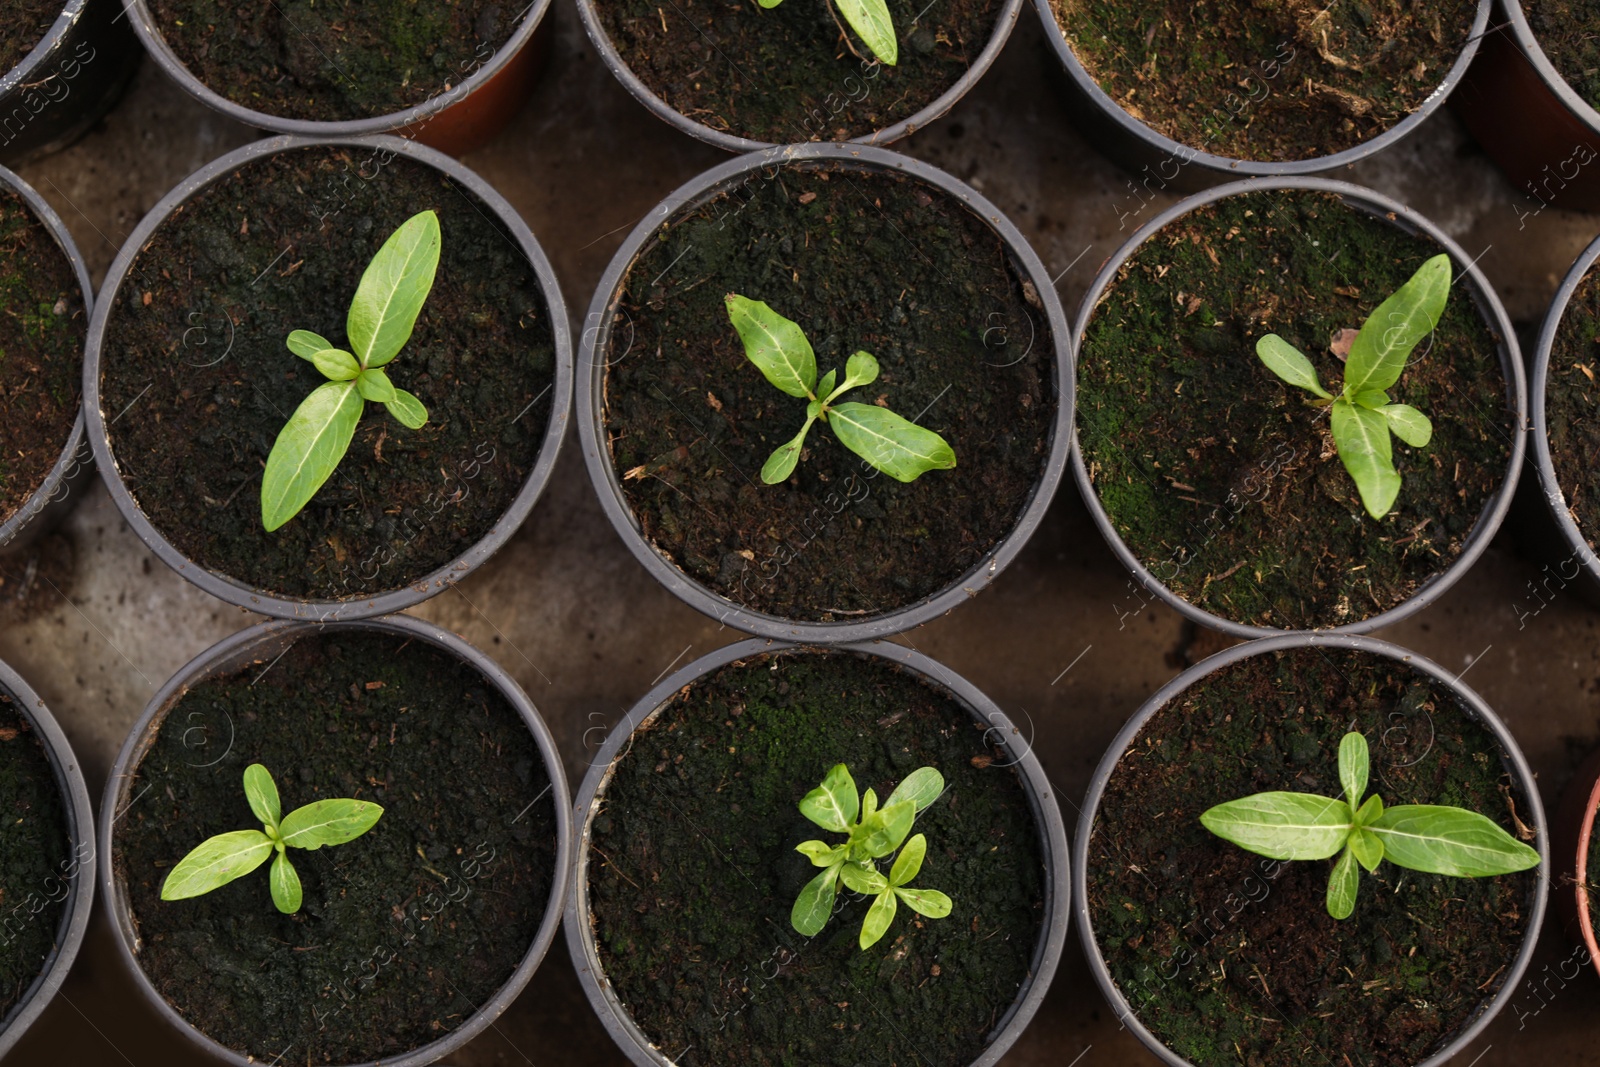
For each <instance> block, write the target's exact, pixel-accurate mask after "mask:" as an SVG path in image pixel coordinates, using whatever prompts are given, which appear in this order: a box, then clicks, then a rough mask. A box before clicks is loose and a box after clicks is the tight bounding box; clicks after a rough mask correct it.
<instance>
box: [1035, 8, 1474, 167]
mask: <svg viewBox="0 0 1600 1067" xmlns="http://www.w3.org/2000/svg"><path fill="white" fill-rule="evenodd" d="M1033 6H1034V10H1036V11H1037V12H1038V13H1039V19H1040V21H1041V22H1042V23H1043V24H1044V31H1045V37H1047V38H1048V39H1049V41H1050V47H1051V49H1052V51H1054V53H1055V55H1056V58H1057V59H1058V60H1060V62H1061V66H1062V67H1063V68H1064V69H1065V70H1066V73H1067V77H1068V78H1069V79H1070V80H1071V82H1072V85H1073V88H1074V89H1075V90H1076V91H1077V92H1078V93H1079V94H1081V95H1083V96H1085V97H1087V98H1089V99H1091V100H1093V101H1094V104H1095V107H1096V109H1097V110H1098V111H1099V112H1100V113H1101V114H1103V115H1104V116H1105V117H1106V118H1108V119H1110V120H1111V122H1112V123H1114V124H1115V125H1116V127H1117V128H1118V129H1119V130H1120V131H1121V132H1122V133H1124V134H1127V135H1131V136H1132V137H1134V138H1137V139H1138V141H1139V142H1141V143H1142V144H1143V145H1144V146H1145V147H1146V148H1148V149H1151V150H1153V151H1155V152H1157V153H1160V154H1161V155H1163V156H1165V157H1166V158H1168V159H1173V160H1176V161H1178V162H1179V163H1180V164H1181V165H1188V164H1191V163H1198V164H1199V165H1200V166H1201V167H1204V168H1205V169H1207V170H1210V171H1217V172H1220V173H1223V174H1230V175H1234V176H1237V177H1274V178H1275V177H1292V176H1302V175H1308V174H1317V173H1321V172H1323V171H1330V170H1335V169H1337V168H1340V167H1345V166H1349V165H1350V164H1353V163H1357V162H1359V161H1361V160H1363V159H1366V158H1367V157H1369V156H1372V155H1375V154H1377V153H1378V152H1381V151H1383V150H1384V149H1385V148H1388V147H1389V146H1391V145H1393V144H1395V143H1397V142H1398V141H1401V140H1403V139H1405V138H1406V137H1407V136H1409V135H1410V133H1411V132H1412V131H1413V130H1415V129H1416V128H1417V127H1418V126H1420V125H1421V124H1422V123H1423V122H1424V121H1426V120H1427V119H1428V117H1429V116H1430V115H1432V114H1433V113H1434V111H1435V110H1437V109H1438V108H1439V107H1440V106H1441V105H1442V104H1443V103H1444V102H1445V99H1446V98H1447V97H1449V95H1450V94H1451V93H1452V92H1454V91H1455V88H1456V86H1458V85H1460V84H1461V81H1462V79H1464V78H1465V77H1466V74H1467V68H1468V67H1469V66H1470V65H1471V64H1472V57H1473V56H1475V55H1476V54H1477V52H1478V44H1479V42H1480V41H1481V40H1482V38H1483V34H1484V32H1485V30H1486V29H1487V28H1488V25H1489V14H1490V11H1491V9H1492V8H1493V6H1494V4H1493V0H1478V11H1477V14H1476V15H1474V16H1473V20H1472V29H1471V31H1470V32H1469V33H1468V34H1467V40H1466V43H1465V44H1463V45H1462V47H1461V52H1460V53H1459V54H1458V55H1457V56H1456V59H1455V62H1454V63H1453V64H1452V65H1451V67H1450V70H1449V72H1448V73H1447V74H1446V75H1445V77H1444V80H1443V81H1441V82H1440V83H1439V85H1438V87H1437V88H1435V89H1434V91H1433V92H1432V93H1430V94H1429V95H1428V96H1427V98H1426V99H1424V100H1423V102H1422V103H1421V104H1420V105H1418V107H1417V109H1416V110H1415V111H1413V112H1412V113H1411V114H1409V115H1407V116H1406V117H1405V118H1403V119H1401V120H1400V121H1399V122H1397V123H1395V124H1394V125H1393V126H1391V127H1389V128H1388V129H1387V130H1384V131H1383V132H1382V133H1380V134H1378V135H1376V136H1375V137H1372V138H1370V139H1369V140H1366V141H1362V142H1361V143H1360V144H1357V145H1352V146H1351V147H1349V148H1346V149H1343V150H1341V151H1338V152H1334V153H1333V154H1331V155H1326V156H1313V157H1311V158H1309V159H1298V160H1289V161H1278V160H1249V159H1235V158H1233V157H1231V156H1219V155H1215V154H1214V153H1211V152H1206V151H1203V150H1201V149H1198V148H1192V147H1190V146H1188V145H1185V144H1181V143H1180V142H1178V141H1175V140H1173V139H1172V138H1171V137H1168V136H1167V135H1166V134H1163V133H1160V132H1158V131H1157V130H1156V129H1154V128H1153V127H1151V126H1147V125H1146V124H1145V123H1143V122H1141V121H1139V120H1138V119H1136V118H1134V117H1133V116H1132V115H1130V114H1128V113H1127V112H1126V111H1124V110H1123V108H1122V105H1120V104H1118V103H1117V102H1116V101H1115V100H1113V99H1111V96H1110V94H1108V93H1107V92H1106V91H1105V90H1104V89H1102V88H1100V83H1099V82H1097V81H1095V80H1094V79H1093V78H1092V77H1090V76H1089V72H1088V71H1087V70H1086V69H1084V66H1083V64H1082V63H1081V62H1080V61H1079V60H1078V57H1077V54H1076V53H1075V52H1074V51H1073V49H1072V45H1071V44H1070V43H1068V41H1067V38H1066V34H1065V32H1064V31H1063V30H1062V28H1061V24H1060V23H1059V22H1058V21H1057V20H1056V16H1055V11H1054V9H1053V8H1052V7H1051V0H1033Z"/></svg>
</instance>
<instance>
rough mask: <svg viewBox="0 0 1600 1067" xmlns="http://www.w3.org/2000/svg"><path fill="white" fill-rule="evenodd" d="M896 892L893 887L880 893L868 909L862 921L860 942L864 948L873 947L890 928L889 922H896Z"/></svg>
mask: <svg viewBox="0 0 1600 1067" xmlns="http://www.w3.org/2000/svg"><path fill="white" fill-rule="evenodd" d="M895 907H896V905H895V892H894V890H892V889H888V890H885V891H884V892H882V893H880V894H878V898H877V899H876V900H874V901H873V902H872V907H870V908H868V909H867V917H866V919H865V920H863V921H862V923H861V939H860V944H861V947H862V949H863V950H865V949H869V948H871V947H872V946H873V945H876V944H877V943H878V939H879V938H881V937H882V936H883V935H884V934H885V933H887V932H888V930H889V924H890V923H892V922H894V913H895Z"/></svg>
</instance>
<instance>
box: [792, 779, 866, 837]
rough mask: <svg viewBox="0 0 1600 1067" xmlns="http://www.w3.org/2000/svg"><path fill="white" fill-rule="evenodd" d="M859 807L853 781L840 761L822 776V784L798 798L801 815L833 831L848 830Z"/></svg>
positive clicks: (846, 831)
mask: <svg viewBox="0 0 1600 1067" xmlns="http://www.w3.org/2000/svg"><path fill="white" fill-rule="evenodd" d="M860 810H861V797H860V794H858V793H857V792H856V780H855V779H854V778H852V777H850V769H849V768H848V767H846V766H845V765H844V764H842V763H835V764H834V765H833V769H832V770H830V771H828V773H827V774H826V775H825V776H824V777H823V779H822V784H821V785H819V786H817V787H816V788H815V789H813V790H812V791H811V792H809V793H807V794H806V795H805V796H804V797H803V798H801V800H800V814H801V815H804V816H805V817H806V818H808V819H810V820H811V821H812V822H814V823H816V824H817V825H818V826H820V827H822V828H823V829H824V830H832V831H833V832H834V833H836V834H843V833H849V832H850V824H851V823H853V822H855V821H856V815H857V814H858V813H859V812H860Z"/></svg>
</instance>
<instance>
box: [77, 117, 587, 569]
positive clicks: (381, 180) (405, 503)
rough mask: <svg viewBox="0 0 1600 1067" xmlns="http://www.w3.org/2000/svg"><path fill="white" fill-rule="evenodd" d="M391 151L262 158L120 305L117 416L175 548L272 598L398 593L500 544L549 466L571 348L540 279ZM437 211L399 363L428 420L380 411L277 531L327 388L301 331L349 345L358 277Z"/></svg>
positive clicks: (109, 355)
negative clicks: (296, 346) (558, 345)
mask: <svg viewBox="0 0 1600 1067" xmlns="http://www.w3.org/2000/svg"><path fill="white" fill-rule="evenodd" d="M384 155H385V154H384V153H380V154H378V155H376V156H373V155H369V154H368V153H367V152H365V151H364V150H359V149H354V148H350V149H346V148H327V147H319V148H305V149H297V150H292V151H288V152H281V153H278V154H275V155H272V156H269V157H266V158H264V159H258V160H254V161H252V162H249V163H246V164H244V165H243V166H242V167H240V168H239V169H238V170H237V171H235V172H234V173H233V174H231V175H230V176H228V177H227V178H225V179H222V180H220V181H218V182H217V183H216V184H214V185H212V186H211V187H210V188H209V189H207V190H206V191H204V192H202V193H200V194H198V195H197V196H195V197H193V198H192V199H190V200H189V201H188V202H186V203H185V204H183V205H182V206H180V207H179V208H178V210H177V211H176V212H174V213H173V215H172V216H171V217H170V218H168V219H167V220H166V221H165V222H164V223H163V224H162V226H161V228H160V229H159V230H158V231H157V232H156V234H155V236H154V237H153V238H152V239H151V240H150V241H149V242H148V243H147V244H146V245H145V246H144V248H142V249H141V250H140V252H139V255H138V257H137V259H135V261H134V263H133V264H132V267H131V269H130V271H129V275H128V277H127V278H126V279H125V280H124V281H123V283H122V284H121V286H120V287H119V288H118V290H117V292H116V294H115V295H114V297H112V299H115V301H116V304H115V307H114V308H113V310H112V313H111V317H110V320H109V322H108V324H107V329H106V340H105V346H104V349H103V354H102V362H101V391H102V399H101V405H102V407H101V410H102V411H103V412H104V413H105V418H106V422H107V423H108V425H109V427H110V431H109V432H110V438H111V448H112V451H113V452H114V453H115V454H116V461H117V466H118V468H119V470H120V471H121V473H122V478H123V480H124V482H125V483H126V484H127V486H128V490H129V492H130V493H132V494H133V497H134V499H135V500H136V501H137V502H138V504H139V507H140V508H141V509H142V510H143V511H144V513H145V515H146V516H148V517H149V519H150V521H151V523H153V524H154V525H155V526H156V528H157V529H159V530H160V531H161V532H162V534H163V535H164V536H165V537H166V538H167V539H168V540H169V541H171V542H172V544H173V545H174V546H175V547H176V548H177V549H178V551H180V552H182V553H183V554H184V555H185V556H187V557H188V558H189V559H191V560H195V561H196V562H198V563H201V564H203V565H204V566H206V567H208V568H210V569H212V570H214V571H217V572H220V573H222V574H224V575H226V576H228V577H230V578H233V579H235V580H237V581H239V582H242V583H244V584H245V585H247V586H250V587H252V588H255V589H262V590H265V591H267V592H270V593H278V594H282V595H289V596H300V597H306V598H308V599H341V598H348V597H359V596H362V595H365V594H370V593H374V592H378V591H382V590H387V589H398V588H401V587H403V586H405V585H407V584H409V583H411V582H413V581H416V580H417V579H419V578H421V577H422V576H424V575H426V574H428V573H430V572H431V571H433V570H435V569H437V568H439V567H442V566H444V565H445V564H447V563H448V562H450V560H452V559H454V558H455V557H457V556H459V555H460V554H461V553H462V552H464V551H466V550H467V549H468V548H469V547H471V546H472V545H473V544H474V543H476V542H477V541H478V540H479V539H481V538H482V537H483V536H484V535H485V534H487V533H488V532H489V530H490V528H491V527H493V525H494V523H495V522H496V520H497V519H498V518H499V517H500V515H501V514H502V513H503V512H504V511H505V509H506V508H507V507H508V506H509V505H510V504H511V501H512V500H513V499H514V498H515V497H516V494H517V493H518V492H519V491H520V490H521V488H522V483H523V481H524V479H525V478H526V477H527V475H528V472H529V471H530V470H531V469H532V468H533V465H534V463H535V462H536V461H537V459H538V455H539V450H540V447H541V444H542V441H543V437H544V432H545V428H546V425H547V423H548V421H549V414H550V403H551V384H552V382H553V380H554V375H555V354H554V343H553V341H552V333H551V327H550V318H549V312H548V309H547V308H546V305H545V301H544V297H543V295H542V294H541V292H540V290H539V286H538V281H537V279H536V277H535V275H534V272H533V268H532V266H530V265H529V263H528V261H527V259H526V257H524V256H523V254H522V252H521V250H520V249H519V248H518V246H517V245H516V243H515V241H514V240H513V239H512V237H511V236H510V235H509V234H508V233H506V232H505V231H504V230H503V229H502V228H501V227H500V226H499V225H498V224H497V223H495V222H493V221H491V215H490V211H489V209H488V208H487V207H486V206H484V205H483V204H482V203H481V202H480V201H478V200H477V198H475V197H474V196H472V195H471V194H470V193H469V192H468V191H467V190H465V189H463V188H462V187H461V186H460V185H458V184H456V183H455V182H454V181H453V180H451V179H450V178H448V177H446V176H444V175H442V174H440V173H439V172H437V171H435V170H433V169H431V168H428V167H424V166H422V165H421V164H417V163H412V162H410V161H408V160H406V159H404V158H401V157H396V156H390V157H389V158H388V161H387V163H386V164H385V163H384ZM427 208H432V209H433V210H434V211H436V212H437V213H438V215H439V224H440V228H441V231H442V233H443V251H442V253H441V256H440V261H439V271H438V275H437V277H436V278H435V281H434V285H433V289H432V291H431V292H430V294H429V296H428V299H427V303H425V304H424V305H423V309H422V314H421V315H420V316H419V317H418V319H417V323H416V329H415V331H414V332H413V333H412V335H411V340H410V341H408V342H407V343H406V346H405V347H404V348H403V349H401V350H400V354H399V356H397V357H396V358H395V360H394V362H393V363H391V364H389V365H388V367H387V368H386V370H387V371H388V372H389V376H390V377H391V378H392V379H393V381H394V383H395V385H396V386H398V387H399V388H401V389H407V390H410V391H411V392H412V393H415V394H416V395H417V397H418V398H420V399H421V400H422V402H423V404H424V405H425V406H426V407H427V409H428V423H427V425H425V426H424V427H423V428H422V429H420V430H408V429H407V428H406V427H404V426H403V425H401V424H400V422H399V421H397V420H396V419H395V418H394V417H393V416H391V415H389V414H388V413H387V412H386V411H385V410H384V408H383V407H382V406H381V405H379V404H368V405H367V408H366V411H365V412H364V413H363V415H362V416H361V423H360V425H359V427H358V428H357V429H356V434H355V438H354V440H353V441H352V442H351V444H350V450H349V452H348V453H347V454H346V455H345V457H344V459H343V460H342V461H341V462H340V464H339V466H338V469H337V470H335V471H334V473H333V476H332V477H331V478H330V479H329V480H328V482H327V483H326V484H325V485H324V486H323V487H322V489H321V490H320V491H318V493H317V495H316V496H315V497H313V498H312V500H311V502H310V503H309V504H308V505H307V506H306V508H305V510H304V511H302V512H301V513H300V514H299V515H297V516H296V517H295V518H293V519H291V520H290V521H289V522H288V523H287V524H285V525H284V526H282V527H281V528H279V529H278V530H277V531H276V532H274V533H267V532H266V531H265V530H264V529H263V528H262V525H261V499H260V497H261V472H262V469H263V467H264V466H265V464H266V460H267V454H268V453H269V452H270V451H271V450H272V444H273V442H274V441H275V440H276V439H277V436H278V432H279V431H280V430H281V429H282V428H283V425H284V423H285V422H287V421H288V418H289V416H290V414H291V413H292V412H293V411H294V410H295V408H296V407H298V406H299V404H300V402H301V401H302V400H303V399H305V397H306V396H307V395H309V394H310V392H311V391H312V390H313V389H314V388H316V387H317V386H318V385H319V384H321V383H322V382H323V381H324V380H325V379H324V378H323V377H322V375H321V374H320V373H319V372H318V371H317V370H316V368H315V367H313V366H312V365H311V364H310V363H308V362H307V361H305V360H303V359H300V358H298V357H296V356H295V355H294V354H293V353H291V352H290V351H289V350H288V348H286V347H285V345H284V339H285V338H286V337H288V335H289V333H290V331H292V330H296V329H306V330H312V331H314V332H316V333H319V334H321V335H322V336H323V337H325V338H327V339H328V340H329V341H330V342H332V343H333V344H335V345H338V346H340V347H348V344H349V342H348V340H347V339H346V337H345V332H344V326H345V316H346V313H347V311H348V309H349V306H350V298H351V297H352V296H353V295H354V294H355V290H356V284H357V283H358V282H359V281H360V279H361V274H362V271H363V270H365V269H366V265H367V263H368V261H369V260H370V259H371V258H372V256H373V255H374V254H375V253H376V252H377V251H378V249H379V247H381V246H382V244H383V242H384V241H385V240H386V239H387V238H388V236H389V235H390V234H391V233H393V232H394V230H395V229H396V228H397V227H398V226H399V225H400V224H401V223H402V222H404V221H405V220H406V219H407V218H409V217H411V216H412V215H414V214H415V213H417V212H419V211H422V210H424V209H427Z"/></svg>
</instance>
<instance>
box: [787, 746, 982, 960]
mask: <svg viewBox="0 0 1600 1067" xmlns="http://www.w3.org/2000/svg"><path fill="white" fill-rule="evenodd" d="M942 792H944V776H943V775H941V774H940V773H939V772H938V771H936V770H934V769H933V768H932V767H921V768H918V769H917V770H915V771H912V772H911V773H910V774H909V775H907V776H906V777H905V779H904V780H903V781H902V782H901V783H900V784H899V785H898V786H896V787H895V790H894V792H893V793H891V794H889V799H888V801H887V802H886V803H885V804H884V805H883V807H881V808H880V807H878V795H877V794H876V793H875V792H873V791H872V790H871V789H868V790H867V791H866V793H864V794H861V795H859V796H858V795H857V793H856V783H855V780H854V779H853V778H851V777H850V771H849V769H848V768H846V767H845V765H844V764H842V763H840V764H836V765H835V766H834V768H833V769H832V770H830V771H829V772H828V774H827V776H826V777H824V778H823V779H822V784H821V785H819V786H817V788H815V789H813V790H812V791H811V792H809V793H807V794H806V795H805V798H804V799H803V800H801V801H800V813H801V814H802V815H804V816H805V817H806V818H808V819H810V820H811V821H812V822H814V823H816V824H817V825H818V826H820V827H822V828H823V829H824V830H831V831H832V832H834V833H837V834H848V835H849V837H848V839H847V840H846V841H845V842H844V843H843V844H838V845H830V844H828V843H827V842H826V841H804V842H801V843H800V844H799V845H796V846H795V851H796V852H800V853H804V854H805V855H806V856H807V857H809V858H810V860H811V862H812V863H813V864H815V865H816V866H818V867H821V868H822V873H821V874H818V875H817V876H816V877H815V878H813V879H812V880H811V881H810V882H808V883H807V884H806V887H805V888H804V889H802V890H801V891H800V896H799V897H797V898H796V899H795V902H794V908H793V909H791V911H790V913H789V922H790V923H792V924H793V926H794V928H795V929H796V930H798V931H800V932H801V933H802V934H805V935H806V936H807V937H815V936H816V935H817V934H819V933H821V932H822V928H823V927H824V926H826V925H827V924H828V919H829V918H830V917H831V916H832V915H833V903H834V899H835V898H836V897H837V895H838V892H839V885H840V883H843V884H844V887H845V888H846V889H850V890H853V891H854V892H857V893H865V894H867V895H868V896H871V897H874V898H875V899H874V900H873V902H872V906H871V907H870V908H868V909H867V917H866V919H865V920H863V921H862V923H861V937H860V945H861V947H862V949H868V948H871V947H872V946H873V945H874V944H876V943H877V941H878V939H879V938H881V937H882V936H883V935H884V933H885V932H887V931H888V929H889V924H890V923H892V922H894V917H895V912H896V911H897V910H898V909H899V901H905V903H906V906H907V907H909V908H910V909H911V910H912V911H915V912H916V913H917V914H919V915H925V916H927V917H928V918H930V919H942V918H944V917H945V916H946V915H949V914H950V906H951V905H950V898H949V897H947V896H945V895H944V894H943V893H941V892H939V891H938V890H936V889H913V888H911V887H910V886H909V885H908V884H907V883H909V882H910V881H911V879H913V878H915V877H916V876H917V874H918V872H920V871H921V870H922V860H923V857H924V856H926V855H927V852H928V839H927V838H926V837H925V836H923V835H922V834H918V835H916V836H915V837H913V838H912V839H911V840H909V841H906V835H907V834H908V833H910V832H911V824H912V822H913V821H915V819H916V817H917V815H918V814H920V813H921V812H922V810H923V809H924V808H926V807H927V806H928V805H929V804H932V803H933V802H934V801H935V800H937V799H938V798H939V794H940V793H942ZM902 841H904V842H905V848H903V849H901V850H900V855H899V856H898V857H897V858H896V859H895V861H894V863H893V865H892V866H891V867H890V868H889V874H888V876H887V877H885V876H884V874H883V872H882V871H880V870H879V869H878V864H877V861H878V860H880V859H882V858H883V857H885V856H888V855H890V854H892V853H893V852H894V850H895V849H897V848H900V843H901V842H902Z"/></svg>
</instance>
